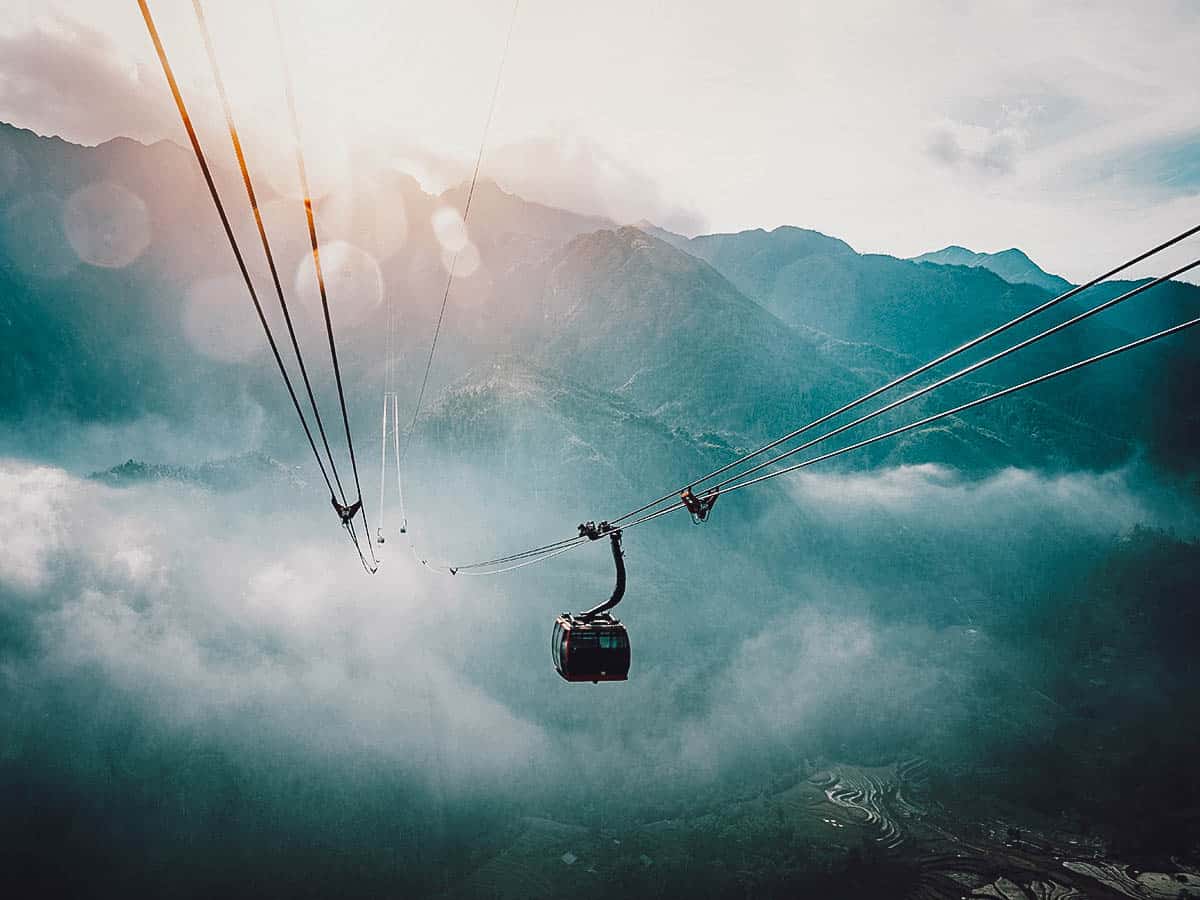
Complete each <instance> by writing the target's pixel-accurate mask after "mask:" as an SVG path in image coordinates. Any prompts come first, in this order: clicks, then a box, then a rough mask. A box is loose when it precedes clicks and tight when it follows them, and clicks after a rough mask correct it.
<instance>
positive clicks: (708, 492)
mask: <svg viewBox="0 0 1200 900" xmlns="http://www.w3.org/2000/svg"><path fill="white" fill-rule="evenodd" d="M1197 232H1200V225H1196V226H1193V227H1192V228H1190V229H1188V230H1187V231H1184V232H1181V233H1180V234H1178V235H1176V236H1175V237H1173V238H1171V239H1170V240H1167V241H1164V242H1163V243H1161V244H1159V245H1157V246H1156V247H1154V248H1152V249H1150V250H1147V251H1146V252H1144V253H1142V254H1139V255H1138V256H1136V257H1134V258H1133V259H1130V260H1129V261H1127V262H1125V263H1123V264H1122V265H1120V266H1117V267H1116V268H1114V269H1111V270H1109V271H1108V272H1106V273H1105V274H1104V275H1100V276H1097V277H1096V278H1093V279H1092V280H1091V281H1088V282H1086V283H1085V284H1082V285H1079V286H1077V287H1075V288H1072V289H1071V290H1069V291H1066V292H1065V293H1063V294H1061V295H1059V296H1057V297H1054V298H1051V299H1050V300H1048V301H1046V302H1045V303H1042V304H1041V305H1040V306H1037V307H1035V308H1033V309H1031V310H1028V311H1026V312H1024V313H1022V314H1021V315H1019V316H1017V317H1016V318H1014V319H1011V320H1009V321H1008V322H1006V323H1004V324H1002V325H1000V326H997V327H996V328H993V329H992V330H990V331H988V332H986V333H984V334H983V335H980V336H979V337H976V338H973V339H972V340H970V341H968V342H967V343H965V344H962V345H960V346H959V347H957V348H955V349H953V350H950V351H948V352H946V353H944V354H942V355H941V356H939V357H937V358H936V359H934V360H932V361H930V362H927V363H925V364H923V365H921V366H919V367H918V368H916V369H914V370H912V371H911V372H909V373H907V374H905V375H902V376H900V377H898V378H896V379H893V380H892V381H890V382H888V383H887V384H885V385H883V386H882V387H879V388H876V389H874V390H872V391H870V392H869V393H867V394H864V395H862V396H861V397H859V398H858V399H856V400H853V401H851V402H850V403H847V404H846V405H844V406H842V407H840V408H839V409H837V410H835V411H833V412H831V413H827V414H825V415H823V416H821V417H820V418H817V419H814V420H813V421H811V422H809V423H808V424H807V425H804V426H803V427H801V428H798V429H796V430H795V431H792V432H791V433H789V434H787V435H785V436H783V437H781V438H778V439H776V440H774V441H771V442H770V443H768V444H766V445H764V446H762V447H760V448H759V449H757V450H755V451H753V452H751V453H747V454H744V455H742V456H740V457H739V458H738V459H735V460H733V461H732V462H729V463H727V464H725V465H723V466H721V467H719V468H717V469H715V470H714V471H712V472H710V473H709V474H707V475H705V476H703V477H702V478H699V479H696V480H694V481H692V482H690V485H697V484H700V483H702V482H705V481H708V480H711V479H712V478H713V477H715V476H717V475H720V474H723V473H725V472H727V471H729V470H730V469H733V468H735V467H737V466H738V465H741V464H742V463H744V462H746V461H748V460H750V459H752V458H754V457H756V456H758V455H761V454H762V453H764V452H766V451H767V450H770V449H773V448H775V447H777V446H779V445H780V444H783V443H785V442H786V441H788V440H791V439H793V438H795V437H797V436H799V435H801V434H803V433H805V432H807V431H809V430H811V429H812V428H815V427H816V426H818V425H821V424H823V423H825V422H828V421H829V420H830V419H833V418H834V417H836V416H838V415H840V414H842V413H845V412H847V411H849V410H851V409H853V408H855V407H857V406H859V405H861V404H862V403H865V402H867V401H868V400H870V399H872V398H874V397H877V396H879V395H880V394H882V393H884V392H885V391H887V390H889V389H891V388H893V387H896V386H898V385H900V384H903V383H904V382H906V381H909V380H911V379H912V378H915V377H916V376H918V375H920V374H922V373H924V372H927V371H929V370H930V369H932V368H933V367H935V366H937V365H938V364H940V363H942V362H945V361H947V360H949V359H951V358H952V357H954V356H957V355H959V354H961V353H963V352H965V351H967V350H969V349H971V348H973V347H976V346H978V345H979V344H980V343H982V342H983V341H985V340H987V339H988V338H990V337H993V336H995V335H998V334H1000V333H1002V332H1004V331H1007V330H1009V329H1010V328H1012V327H1014V326H1016V325H1018V324H1020V323H1022V322H1025V321H1027V320H1029V319H1030V318H1032V317H1033V316H1035V315H1037V314H1038V313H1041V312H1044V311H1045V310H1048V309H1050V308H1051V307H1052V306H1055V305H1057V304H1059V303H1062V302H1063V301H1064V300H1067V299H1069V298H1070V297H1073V296H1075V295H1076V294H1078V293H1080V292H1082V291H1083V290H1086V289H1087V288H1089V287H1093V286H1095V285H1097V284H1099V283H1100V282H1101V281H1103V280H1105V279H1107V278H1109V277H1110V276H1112V275H1114V274H1117V273H1119V272H1121V271H1123V270H1124V269H1127V268H1129V267H1130V266H1132V265H1135V264H1137V263H1139V262H1142V261H1144V260H1145V259H1147V258H1149V257H1150V256H1153V255H1154V254H1156V253H1159V252H1161V251H1163V250H1165V249H1166V248H1168V247H1171V246H1173V245H1174V244H1177V243H1179V242H1180V241H1182V240H1184V239H1185V238H1188V237H1190V236H1192V235H1194V234H1196V233H1197ZM1197 265H1200V260H1198V261H1196V262H1193V263H1190V264H1188V265H1185V266H1182V267H1180V268H1178V269H1176V270H1175V271H1173V272H1171V273H1170V274H1168V275H1164V276H1161V277H1159V278H1155V279H1153V280H1151V281H1149V282H1147V283H1145V284H1142V285H1139V286H1138V287H1136V288H1133V289H1132V290H1130V291H1127V292H1125V293H1124V294H1121V295H1119V296H1118V297H1115V298H1113V299H1111V300H1108V301H1105V302H1104V303H1102V304H1100V305H1098V306H1096V307H1094V308H1092V309H1090V310H1087V311H1085V312H1083V313H1081V314H1079V315H1077V316H1074V317H1072V318H1071V319H1068V320H1067V321H1065V322H1063V323H1061V324H1059V325H1056V326H1054V327H1052V328H1050V329H1047V330H1046V331H1043V332H1041V333H1040V334H1038V335H1035V336H1034V337H1031V338H1028V339H1026V340H1024V341H1022V342H1020V343H1018V344H1016V345H1014V346H1011V347H1009V348H1007V349H1006V350H1003V351H1000V352H998V353H996V354H993V355H992V356H990V357H987V358H986V359H984V360H982V361H979V362H977V363H974V364H972V365H970V366H967V367H966V368H963V369H960V370H959V371H957V372H955V373H953V374H951V375H948V376H946V377H945V378H942V379H940V380H938V381H936V382H934V383H932V384H930V385H928V386H927V387H924V388H922V389H920V390H918V391H915V392H913V393H910V394H908V395H906V396H905V397H902V398H900V399H899V400H896V401H893V402H892V403H889V404H887V405H886V406H884V407H882V408H880V409H878V410H875V411H874V412H872V413H869V414H867V415H865V416H862V417H860V418H859V419H856V420H854V421H853V422H850V423H848V424H846V425H843V426H841V427H839V428H837V429H835V430H834V431H831V432H828V433H826V434H824V435H822V436H820V437H817V438H815V439H813V440H811V441H809V442H807V443H805V444H803V445H801V446H799V447H796V448H794V449H792V450H791V451H788V452H786V453H783V454H780V455H779V456H777V457H775V458H773V459H771V460H768V461H767V462H764V463H760V464H758V465H756V466H754V467H753V468H751V469H749V470H747V471H744V472H741V473H739V474H737V475H734V476H731V477H730V478H728V479H726V480H725V481H722V482H720V483H719V484H718V485H716V486H715V488H718V489H719V488H721V487H723V486H724V485H726V484H729V483H731V482H732V481H734V480H737V479H740V478H743V477H745V476H746V475H747V474H750V473H752V472H756V471H759V470H760V469H762V468H764V467H766V466H769V465H772V464H773V463H775V462H778V461H779V460H780V459H783V458H785V457H787V456H790V455H792V454H794V453H797V452H800V451H801V450H804V449H807V448H808V447H811V446H813V445H814V444H817V443H820V442H821V441H823V440H826V439H827V438H829V437H832V436H834V435H836V434H839V433H841V432H843V431H846V430H847V429H849V428H852V427H854V426H856V425H859V424H862V423H863V422H866V421H868V420H870V419H873V418H875V417H876V416H879V415H882V414H883V413H885V412H888V411H890V410H892V409H895V408H896V407H898V406H900V405H902V404H904V403H907V402H909V401H911V400H914V399H916V398H917V397H920V396H922V395H923V394H927V393H929V392H930V391H932V390H935V389H936V388H938V387H941V386H943V385H945V384H948V383H950V382H952V381H955V380H957V379H959V378H961V377H963V376H965V375H967V374H969V373H971V372H973V371H976V370H977V369H980V368H982V367H983V366H985V365H988V364H990V363H992V362H995V361H996V360H998V359H1001V358H1003V357H1005V356H1008V355H1009V354H1011V353H1015V352H1016V351H1018V350H1020V349H1022V348H1024V347H1027V346H1029V345H1030V344H1033V343H1036V342H1037V341H1040V340H1042V339H1044V338H1046V337H1049V336H1050V335H1051V334H1054V333H1056V332H1058V331H1061V330H1062V329H1064V328H1066V327H1068V326H1069V325H1073V324H1075V323H1076V322H1079V321H1081V320H1083V319H1086V318H1089V317H1091V316H1093V315H1096V314H1097V313H1099V312H1101V311H1103V310H1105V309H1108V308H1110V307H1112V306H1115V305H1117V304H1118V303H1122V302H1124V301H1126V300H1128V299H1130V298H1131V297H1134V296H1136V295H1138V294H1140V293H1142V292H1144V291H1146V290H1149V289H1150V288H1152V287H1154V286H1155V285H1158V284H1161V283H1163V282H1164V281H1167V280H1169V279H1170V278H1173V277H1175V276H1177V275H1179V274H1182V273H1183V272H1186V271H1188V270H1189V269H1192V268H1194V267H1195V266H1197ZM690 485H685V486H683V487H681V488H680V489H679V490H680V491H682V490H683V489H684V488H686V487H688V486H690ZM715 493H716V490H715V489H714V488H708V489H705V490H703V491H699V492H698V494H699V495H701V496H705V497H707V496H712V495H713V494H715ZM678 496H679V492H678V491H676V492H672V493H668V494H664V495H663V496H662V497H659V498H658V499H657V500H655V501H652V502H650V503H647V504H645V505H643V506H640V507H638V508H637V509H634V510H631V511H629V512H627V513H625V514H623V515H621V516H619V517H617V518H615V519H610V520H609V522H610V523H611V524H612V525H614V526H615V525H617V524H619V523H622V522H624V521H626V520H627V519H630V518H632V517H634V516H636V515H638V514H639V513H643V512H646V511H647V510H650V509H653V508H654V507H656V506H659V505H661V504H662V503H664V502H665V501H668V500H672V499H674V498H676V497H678ZM676 508H679V507H677V506H676V507H672V509H676ZM577 540H578V538H576V537H570V538H564V539H563V540H560V541H554V542H552V543H549V544H545V545H543V546H540V547H534V548H532V549H530V550H526V551H523V552H521V553H514V554H510V555H508V556H501V557H497V558H495V559H490V560H486V561H483V562H480V563H473V564H469V565H465V566H460V567H456V568H459V569H463V568H475V567H486V566H490V565H498V564H501V563H506V562H511V561H513V560H517V559H525V558H528V557H531V556H537V555H540V554H542V553H546V552H552V551H555V550H557V549H558V548H560V547H563V546H566V545H568V544H571V543H574V542H575V541H577Z"/></svg>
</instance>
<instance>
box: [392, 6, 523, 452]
mask: <svg viewBox="0 0 1200 900" xmlns="http://www.w3.org/2000/svg"><path fill="white" fill-rule="evenodd" d="M520 7H521V0H513V8H512V16H511V17H510V18H509V22H508V36H507V37H505V39H504V50H503V51H502V52H501V54H500V65H499V67H498V68H497V70H496V83H495V84H494V85H493V86H492V99H491V102H490V103H489V104H488V114H487V119H486V120H485V121H484V124H483V134H482V135H481V136H480V138H479V152H478V153H477V154H476V155H475V170H474V171H473V172H472V173H471V183H470V186H469V187H468V188H467V202H466V203H465V204H464V206H463V227H464V228H465V227H466V224H467V220H468V217H469V216H470V215H471V198H472V197H474V196H475V185H476V183H477V182H478V181H479V169H480V166H481V165H482V163H483V152H484V149H485V148H486V147H487V137H488V131H490V130H491V127H492V116H493V115H494V114H495V112H496V98H497V97H499V96H500V82H501V80H502V78H503V76H504V64H505V62H506V61H507V60H508V49H509V46H510V45H511V44H512V36H513V29H514V28H515V27H516V24H517V11H518V10H519V9H520ZM460 253H462V248H459V249H458V250H456V251H454V256H453V257H452V258H451V260H450V270H449V273H448V274H447V276H446V289H445V290H444V291H443V292H442V305H441V308H440V309H439V310H438V317H437V325H435V326H434V329H433V340H432V341H431V342H430V344H429V358H428V359H427V360H425V374H424V375H423V376H422V377H421V389H420V390H419V391H418V392H417V402H416V403H415V404H414V406H413V414H412V421H411V422H410V423H409V426H408V431H407V437H406V439H405V441H404V449H403V451H401V454H400V456H401V458H402V459H404V458H407V456H408V448H409V445H410V444H411V443H412V440H413V434H414V430H415V429H416V426H417V418H418V417H419V416H420V415H421V404H422V402H423V401H424V400H425V389H426V388H427V387H428V386H429V373H430V370H431V369H432V368H433V355H434V353H435V352H436V351H437V343H438V337H439V336H440V335H441V333H442V320H443V319H445V317H446V303H447V301H448V300H449V299H450V287H451V285H453V284H454V272H455V269H456V268H457V267H458V257H459V254H460Z"/></svg>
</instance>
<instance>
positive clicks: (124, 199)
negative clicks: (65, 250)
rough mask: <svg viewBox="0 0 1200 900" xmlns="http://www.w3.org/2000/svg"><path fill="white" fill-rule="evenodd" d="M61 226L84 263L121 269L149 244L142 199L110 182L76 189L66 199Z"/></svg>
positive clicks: (144, 207) (148, 215)
mask: <svg viewBox="0 0 1200 900" xmlns="http://www.w3.org/2000/svg"><path fill="white" fill-rule="evenodd" d="M63 229H64V230H65V231H66V233H67V240H68V241H69V242H70V244H71V248H72V249H73V250H74V251H75V254H76V255H77V256H78V257H79V258H80V259H81V260H82V261H83V262H85V263H88V264H90V265H93V266H100V267H102V268H105V269H122V268H124V267H125V266H127V265H129V264H130V263H131V262H133V261H134V260H135V259H137V258H138V257H139V256H141V255H142V253H143V252H144V251H145V249H146V247H148V246H149V244H150V214H149V212H147V210H146V204H145V203H143V202H142V198H141V197H139V196H137V195H136V194H134V193H131V192H130V191H127V190H126V189H125V188H123V187H121V186H120V185H117V184H112V183H110V182H99V183H97V184H92V185H88V186H87V187H85V188H80V189H79V190H77V191H75V193H73V194H72V195H71V196H70V197H68V198H67V202H66V205H65V207H64V208H63Z"/></svg>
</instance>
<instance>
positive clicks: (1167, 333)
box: [623, 317, 1200, 527]
mask: <svg viewBox="0 0 1200 900" xmlns="http://www.w3.org/2000/svg"><path fill="white" fill-rule="evenodd" d="M1197 325H1200V317H1197V318H1194V319H1188V320H1187V321H1186V322H1180V323H1179V324H1178V325H1172V326H1171V327H1170V328H1164V329H1163V330H1162V331H1156V332H1155V333H1154V334H1151V335H1147V336H1146V337H1143V338H1138V339H1137V340H1134V341H1130V342H1129V343H1127V344H1122V345H1121V346H1119V347H1114V348H1113V349H1111V350H1106V351H1104V352H1103V353H1097V354H1096V355H1095V356H1089V357H1088V358H1087V359H1081V360H1079V361H1078V362H1074V363H1071V364H1070V365H1069V366H1063V367H1062V368H1061V369H1055V370H1054V371H1052V372H1047V373H1046V374H1044V375H1039V376H1037V377H1036V378H1030V379H1029V380H1028V381H1023V382H1021V383H1020V384H1015V385H1013V386H1012V387H1007V388H1003V389H1002V390H998V391H994V392H992V393H990V394H986V395H984V396H982V397H978V398H976V399H975V400H971V401H969V402H967V403H961V404H959V405H958V406H955V407H952V408H951V409H946V410H942V411H941V412H939V413H934V414H933V415H931V416H926V417H925V418H923V419H918V420H917V421H915V422H909V423H908V424H907V425H901V426H900V427H898V428H893V429H892V430H891V431H885V432H883V433H882V434H877V435H875V436H874V437H869V438H866V439H865V440H861V441H858V442H857V443H854V444H850V445H848V446H846V447H842V448H840V449H838V450H831V451H830V452H829V453H824V454H822V455H820V456H814V457H813V458H812V459H806V460H804V461H803V462H798V463H795V464H793V465H790V466H787V467H785V468H783V469H778V470H776V471H774V472H768V473H766V474H765V475H759V476H758V477H757V478H751V479H750V480H749V481H743V482H740V483H738V484H734V485H732V486H730V487H727V488H725V490H724V493H729V492H730V491H736V490H741V489H742V488H747V487H750V486H751V485H755V484H759V483H760V482H763V481H767V480H768V479H770V478H775V477H777V476H779V475H786V474H788V473H789V472H795V471H796V470H798V469H803V468H805V467H807V466H811V465H815V464H816V463H819V462H824V461H825V460H827V459H833V458H834V457H836V456H841V455H842V454H843V453H850V452H851V451H853V450H858V449H859V448H860V447H867V446H870V445H871V444H874V443H878V442H879V441H883V440H887V439H888V438H892V437H895V436H896V435H899V434H904V433H905V432H907V431H912V430H914V429H916V428H923V427H925V426H926V425H930V424H932V423H934V422H937V421H939V420H941V419H945V418H947V417H949V416H954V415H958V414H959V413H961V412H965V411H966V410H968V409H974V408H975V407H976V406H982V405H984V404H985V403H991V402H992V401H993V400H999V399H1000V398H1001V397H1007V396H1008V395H1009V394H1015V393H1016V392H1017V391H1023V390H1025V389H1026V388H1030V387H1033V386H1034V385H1038V384H1042V383H1043V382H1046V381H1050V380H1051V379H1053V378H1058V377H1059V376H1060V375H1066V374H1067V373H1068V372H1074V371H1075V370H1076V369H1082V368H1084V367H1085V366H1090V365H1092V364H1093V363H1098V362H1100V361H1102V360H1105V359H1108V358H1110V357H1113V356H1119V355H1120V354H1122V353H1126V352H1128V351H1129V350H1134V349H1136V348H1138V347H1142V346H1144V345H1146V344H1150V343H1153V342H1154V341H1159V340H1162V339H1163V338H1167V337H1171V336H1172V335H1175V334H1178V333H1179V332H1181V331H1186V330H1187V329H1189V328H1194V327H1195V326H1197ZM682 505H683V504H680V506H682ZM646 521H649V517H647V519H646ZM623 527H631V526H623Z"/></svg>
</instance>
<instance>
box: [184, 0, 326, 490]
mask: <svg viewBox="0 0 1200 900" xmlns="http://www.w3.org/2000/svg"><path fill="white" fill-rule="evenodd" d="M192 9H193V10H195V13H196V22H197V23H198V24H199V26H200V35H201V37H202V38H203V40H204V50H205V52H206V53H207V54H208V62H209V66H210V68H211V69H212V75H213V81H214V82H215V83H216V86H217V94H218V95H219V97H220V99H221V107H222V109H223V110H224V112H225V124H226V126H227V127H228V129H229V138H230V140H231V141H232V143H233V153H234V156H236V157H237V163H238V168H239V169H240V170H241V175H242V184H243V185H245V188H246V197H247V199H248V200H249V201H250V209H251V211H252V212H253V213H254V224H255V226H257V228H258V236H259V239H260V241H261V242H262V248H263V253H264V254H265V256H266V258H267V268H268V269H269V270H270V273H271V282H272V284H274V286H275V296H276V297H277V298H278V300H279V308H280V310H281V311H282V313H283V321H284V322H285V323H286V324H287V330H288V335H289V337H290V338H291V341H292V350H293V351H294V352H295V354H296V363H297V365H298V366H299V368H300V375H301V377H302V378H303V380H304V388H305V390H306V391H307V393H308V402H309V406H310V407H311V408H312V413H313V417H314V419H315V420H316V423H317V431H318V432H319V433H320V435H321V443H322V444H323V445H324V448H325V456H326V459H327V460H328V461H329V470H330V472H331V473H332V474H333V480H334V483H335V484H336V485H337V489H338V492H339V494H340V495H341V500H342V505H343V506H345V505H346V492H345V490H344V489H343V488H342V480H341V478H340V477H339V476H338V470H337V464H336V463H335V462H334V459H333V453H332V451H331V450H330V449H329V438H328V436H327V435H326V433H325V423H324V422H323V421H322V420H321V412H320V410H319V409H318V408H317V400H316V397H315V396H314V395H313V388H312V382H311V381H310V379H309V377H308V367H307V366H305V365H304V356H303V354H301V352H300V343H299V341H298V339H297V338H296V329H295V327H294V325H293V324H292V315H291V312H290V311H289V309H288V304H287V300H286V299H285V298H284V294H283V285H282V284H281V283H280V279H279V270H278V268H277V267H276V265H275V254H274V253H273V252H272V250H271V242H270V240H269V239H268V238H267V229H266V226H265V225H264V224H263V218H262V213H261V212H260V210H259V207H258V197H257V196H256V195H255V192H254V184H253V181H252V180H251V178H250V169H249V166H248V165H247V164H246V155H245V153H244V152H243V149H242V142H241V138H240V136H239V134H238V129H237V124H236V123H235V121H234V118H233V105H232V104H231V103H230V102H229V94H228V93H227V92H226V90H225V80H224V79H223V78H222V77H221V67H220V64H219V63H218V62H217V53H216V50H215V48H214V47H213V41H212V35H211V33H210V32H209V29H208V22H207V20H206V19H205V16H204V7H203V5H202V3H201V0H192ZM331 493H332V491H331Z"/></svg>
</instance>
